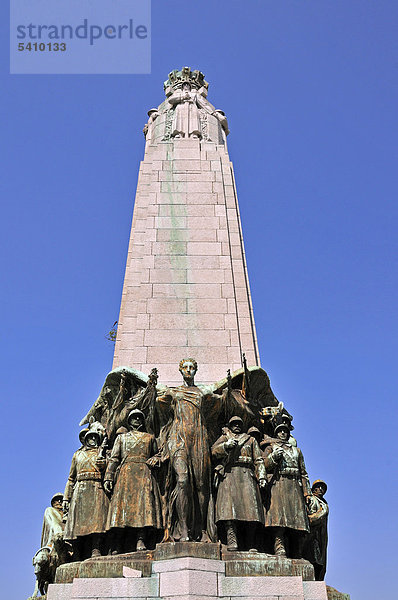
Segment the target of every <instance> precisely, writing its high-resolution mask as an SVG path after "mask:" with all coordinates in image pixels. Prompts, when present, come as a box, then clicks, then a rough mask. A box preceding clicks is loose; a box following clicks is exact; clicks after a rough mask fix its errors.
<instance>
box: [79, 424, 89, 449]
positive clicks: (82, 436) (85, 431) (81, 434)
mask: <svg viewBox="0 0 398 600" xmlns="http://www.w3.org/2000/svg"><path fill="white" fill-rule="evenodd" d="M88 431H89V429H88V427H85V428H84V429H81V430H80V431H79V441H80V443H81V445H82V446H84V438H85V437H86V433H88Z"/></svg>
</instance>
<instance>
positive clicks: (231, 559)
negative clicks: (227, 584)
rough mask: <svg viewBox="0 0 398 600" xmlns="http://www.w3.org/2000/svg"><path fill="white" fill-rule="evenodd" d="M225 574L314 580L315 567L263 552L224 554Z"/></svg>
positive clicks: (293, 559)
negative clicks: (293, 577) (296, 577)
mask: <svg viewBox="0 0 398 600" xmlns="http://www.w3.org/2000/svg"><path fill="white" fill-rule="evenodd" d="M222 559H223V560H225V574H226V575H227V576H228V577H247V576H260V577H261V576H274V577H282V576H299V577H302V578H303V580H304V581H313V580H314V578H315V577H314V567H313V566H312V565H311V563H309V562H308V561H307V560H304V559H298V558H285V557H283V556H274V555H271V554H263V553H261V552H253V553H251V552H223V554H222Z"/></svg>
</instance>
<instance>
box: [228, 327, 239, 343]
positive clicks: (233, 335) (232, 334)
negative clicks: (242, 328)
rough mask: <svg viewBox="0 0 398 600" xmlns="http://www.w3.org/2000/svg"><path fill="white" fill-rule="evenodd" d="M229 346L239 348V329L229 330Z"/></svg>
mask: <svg viewBox="0 0 398 600" xmlns="http://www.w3.org/2000/svg"><path fill="white" fill-rule="evenodd" d="M229 345H230V346H232V347H236V346H239V333H238V330H237V329H229Z"/></svg>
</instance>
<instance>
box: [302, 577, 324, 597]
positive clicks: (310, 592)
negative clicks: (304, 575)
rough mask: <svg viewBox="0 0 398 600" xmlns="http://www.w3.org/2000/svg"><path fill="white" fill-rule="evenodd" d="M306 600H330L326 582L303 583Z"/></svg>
mask: <svg viewBox="0 0 398 600" xmlns="http://www.w3.org/2000/svg"><path fill="white" fill-rule="evenodd" d="M303 590H304V600H328V595H327V589H326V583H325V582H324V581H303Z"/></svg>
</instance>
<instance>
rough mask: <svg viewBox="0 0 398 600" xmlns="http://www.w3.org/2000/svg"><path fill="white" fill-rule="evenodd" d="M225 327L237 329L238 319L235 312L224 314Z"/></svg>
mask: <svg viewBox="0 0 398 600" xmlns="http://www.w3.org/2000/svg"><path fill="white" fill-rule="evenodd" d="M224 323H225V329H237V328H238V319H237V317H236V314H235V313H229V314H226V315H224Z"/></svg>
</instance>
